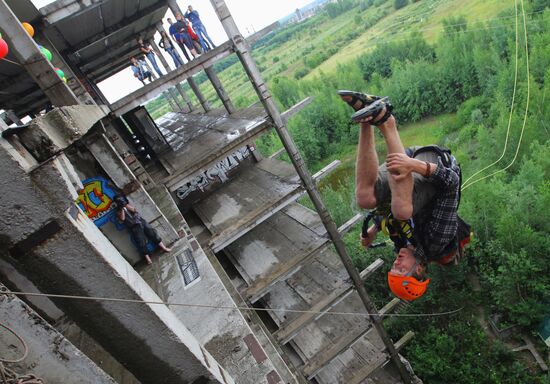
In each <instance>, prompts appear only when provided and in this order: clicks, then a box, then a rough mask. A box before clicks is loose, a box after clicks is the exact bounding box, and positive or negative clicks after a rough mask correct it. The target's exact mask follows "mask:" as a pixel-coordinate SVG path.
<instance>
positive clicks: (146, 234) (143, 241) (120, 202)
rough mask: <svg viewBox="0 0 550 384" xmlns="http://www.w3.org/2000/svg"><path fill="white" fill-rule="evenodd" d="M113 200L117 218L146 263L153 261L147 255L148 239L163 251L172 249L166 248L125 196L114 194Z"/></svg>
mask: <svg viewBox="0 0 550 384" xmlns="http://www.w3.org/2000/svg"><path fill="white" fill-rule="evenodd" d="M114 201H115V203H116V205H117V212H116V213H117V218H118V220H119V221H120V222H122V223H124V224H126V227H127V228H128V230H129V231H130V233H131V236H132V237H133V239H134V240H135V242H136V244H137V247H138V249H139V252H140V254H141V256H143V257H144V258H145V261H146V262H147V264H148V265H150V264H152V263H153V262H152V261H151V257H150V256H149V254H150V251H149V249H148V247H147V241H148V240H151V241H152V242H153V243H154V244H155V245H156V246H158V247H159V248H160V249H162V250H163V251H164V252H170V251H171V250H172V248H168V247H167V246H166V245H164V243H163V242H162V239H161V238H160V236H159V235H158V233H157V231H156V230H155V229H154V228H153V227H151V225H150V224H149V223H148V222H147V221H145V220H144V219H143V218H142V217H141V216H140V214H139V212H138V211H137V210H136V209H135V208H134V207H132V206H131V205H130V204H129V202H128V200H127V199H126V197H125V196H123V195H116V196H115V198H114Z"/></svg>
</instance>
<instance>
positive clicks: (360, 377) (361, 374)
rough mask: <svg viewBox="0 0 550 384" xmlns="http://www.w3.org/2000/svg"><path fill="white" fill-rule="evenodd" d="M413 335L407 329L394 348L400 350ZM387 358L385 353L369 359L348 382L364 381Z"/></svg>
mask: <svg viewBox="0 0 550 384" xmlns="http://www.w3.org/2000/svg"><path fill="white" fill-rule="evenodd" d="M413 337H414V332H412V331H409V332H407V333H406V334H405V336H403V337H402V338H401V339H399V340H398V341H397V343H395V346H394V347H395V350H396V351H397V352H399V351H401V349H403V347H404V346H405V345H406V344H407V343H408V342H409V341H410V340H411V339H412V338H413ZM388 359H389V356H388V355H387V354H382V353H381V354H379V355H378V356H376V357H375V358H374V359H373V360H371V361H369V364H367V365H366V366H364V367H363V368H361V369H360V370H359V371H357V373H356V374H355V375H354V376H353V377H352V378H351V380H350V381H349V383H348V384H361V383H364V382H365V379H367V378H368V377H369V376H370V375H371V374H372V373H374V371H376V370H377V369H378V368H381V367H382V366H383V365H384V364H385V363H386V362H387V361H388Z"/></svg>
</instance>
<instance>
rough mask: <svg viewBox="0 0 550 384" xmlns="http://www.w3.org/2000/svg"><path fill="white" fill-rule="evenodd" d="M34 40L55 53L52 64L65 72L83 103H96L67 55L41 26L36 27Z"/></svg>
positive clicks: (69, 83)
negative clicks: (68, 60)
mask: <svg viewBox="0 0 550 384" xmlns="http://www.w3.org/2000/svg"><path fill="white" fill-rule="evenodd" d="M33 38H34V40H35V41H36V42H37V43H38V44H40V45H42V46H44V47H48V49H49V50H50V52H51V53H52V55H53V59H52V62H51V64H52V65H53V66H55V67H57V68H60V69H61V70H62V71H63V72H65V77H66V78H67V86H68V87H69V88H70V89H71V90H72V91H73V92H74V94H75V95H76V96H77V97H78V98H79V100H80V102H81V103H82V104H89V105H93V104H96V102H95V100H94V99H93V98H92V95H91V94H90V93H89V92H88V90H87V89H86V88H85V87H84V85H83V84H82V83H81V82H80V80H79V78H78V77H77V76H75V73H74V72H73V67H72V66H70V65H69V64H68V63H67V61H66V60H65V57H64V56H63V55H62V54H61V53H60V52H59V51H58V50H57V48H56V47H55V46H54V44H53V42H52V41H51V40H50V38H49V37H48V36H47V35H46V34H45V33H44V32H43V31H42V29H41V28H35V32H34V37H33Z"/></svg>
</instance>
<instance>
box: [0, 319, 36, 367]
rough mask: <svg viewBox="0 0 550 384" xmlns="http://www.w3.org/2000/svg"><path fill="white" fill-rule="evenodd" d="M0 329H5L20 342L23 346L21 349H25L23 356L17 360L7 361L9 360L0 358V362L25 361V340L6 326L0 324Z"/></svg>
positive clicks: (26, 349)
mask: <svg viewBox="0 0 550 384" xmlns="http://www.w3.org/2000/svg"><path fill="white" fill-rule="evenodd" d="M0 327H2V328H5V329H7V330H8V331H9V332H11V333H12V334H13V335H14V336H15V337H17V339H18V340H19V341H20V342H21V345H23V348H24V349H25V352H23V356H21V357H20V358H19V359H15V360H9V359H2V358H0V362H2V363H19V362H21V361H23V360H25V358H26V357H27V355H28V354H29V347H28V346H27V343H25V340H23V338H22V337H21V336H19V334H18V333H17V332H15V331H14V330H13V329H11V328H10V327H8V326H7V325H5V324H2V323H0Z"/></svg>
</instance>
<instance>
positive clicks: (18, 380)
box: [0, 363, 44, 384]
mask: <svg viewBox="0 0 550 384" xmlns="http://www.w3.org/2000/svg"><path fill="white" fill-rule="evenodd" d="M0 376H1V377H2V384H44V381H42V379H41V378H39V377H36V376H35V375H33V374H32V373H31V374H29V373H27V374H25V375H23V376H19V375H17V373H15V372H14V371H12V370H11V369H9V368H6V367H5V366H4V364H2V363H0Z"/></svg>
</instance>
